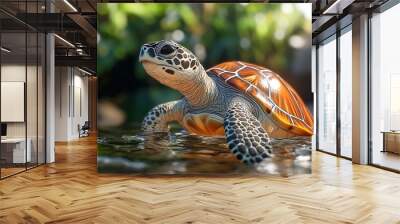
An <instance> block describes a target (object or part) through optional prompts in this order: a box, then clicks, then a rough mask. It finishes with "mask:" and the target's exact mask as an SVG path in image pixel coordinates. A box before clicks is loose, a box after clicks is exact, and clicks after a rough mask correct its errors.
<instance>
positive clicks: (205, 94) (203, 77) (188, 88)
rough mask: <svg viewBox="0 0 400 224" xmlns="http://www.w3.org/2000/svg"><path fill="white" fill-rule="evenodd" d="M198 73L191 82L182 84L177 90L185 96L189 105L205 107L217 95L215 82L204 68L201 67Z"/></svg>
mask: <svg viewBox="0 0 400 224" xmlns="http://www.w3.org/2000/svg"><path fill="white" fill-rule="evenodd" d="M199 73H200V74H199V75H197V76H196V78H195V79H194V80H193V81H192V82H190V83H185V84H183V85H182V88H181V89H180V90H179V92H180V93H182V94H183V95H184V96H185V98H186V99H187V101H188V102H189V104H190V105H191V106H193V107H206V106H207V105H208V104H209V103H210V102H211V101H213V100H214V99H215V98H216V97H217V94H218V90H217V87H216V83H215V82H214V80H213V79H212V78H211V77H210V76H208V75H207V73H206V71H205V70H204V69H201V71H200V72H199Z"/></svg>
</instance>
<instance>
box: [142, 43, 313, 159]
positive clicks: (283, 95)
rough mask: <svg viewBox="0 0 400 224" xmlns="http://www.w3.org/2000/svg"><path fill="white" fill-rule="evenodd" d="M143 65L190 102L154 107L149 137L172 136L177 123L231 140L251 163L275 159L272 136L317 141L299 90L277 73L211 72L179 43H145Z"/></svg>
mask: <svg viewBox="0 0 400 224" xmlns="http://www.w3.org/2000/svg"><path fill="white" fill-rule="evenodd" d="M139 61H140V62H141V63H142V64H143V67H144V69H145V71H146V72H147V73H148V74H149V75H150V76H151V77H153V78H154V79H156V80H158V81H159V82H160V83H162V84H164V85H166V86H168V87H170V88H173V89H175V90H178V91H179V92H180V93H181V94H182V95H183V96H184V97H183V98H182V99H180V100H176V101H172V102H167V103H164V104H160V105H158V106H156V107H154V108H153V109H152V110H151V111H150V112H149V113H148V114H147V116H146V117H145V118H144V120H143V124H142V128H143V130H144V131H145V132H168V131H169V129H168V123H170V122H172V121H177V122H178V123H179V124H180V125H181V126H182V127H183V128H185V129H186V130H187V131H189V132H191V133H194V134H198V135H205V136H225V137H226V142H227V143H228V147H229V149H230V151H231V152H232V153H233V154H235V156H236V158H237V159H239V160H241V161H242V162H244V163H246V164H255V163H259V162H261V161H262V160H263V159H265V158H268V157H271V156H272V147H271V143H270V138H269V136H271V137H293V136H311V135H312V133H313V130H312V127H313V118H312V115H311V113H310V112H309V110H308V109H307V107H306V106H305V104H304V102H303V100H302V99H301V97H300V96H299V95H298V94H297V93H296V91H295V90H294V88H293V87H292V86H290V85H289V84H288V83H287V82H286V81H285V80H283V79H282V78H281V77H280V76H279V75H277V74H276V73H274V72H273V71H271V70H269V69H267V68H264V67H261V66H258V65H254V64H250V63H246V62H242V61H230V62H224V63H221V64H219V65H216V66H214V67H212V68H209V69H208V70H205V69H204V68H203V66H202V65H201V64H200V62H199V60H198V59H197V57H196V56H195V55H194V54H193V53H192V52H190V51H189V50H188V49H186V48H185V47H183V46H181V45H179V44H178V43H176V42H173V41H169V40H161V41H158V42H153V43H147V44H144V45H143V46H142V48H141V50H140V55H139Z"/></svg>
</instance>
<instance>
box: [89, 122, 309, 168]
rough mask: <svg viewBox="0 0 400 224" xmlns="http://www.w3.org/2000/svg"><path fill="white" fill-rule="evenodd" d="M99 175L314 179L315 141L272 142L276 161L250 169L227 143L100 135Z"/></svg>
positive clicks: (181, 133) (122, 132)
mask: <svg viewBox="0 0 400 224" xmlns="http://www.w3.org/2000/svg"><path fill="white" fill-rule="evenodd" d="M99 136H100V137H99V138H98V159H97V164H98V170H99V172H102V173H129V174H144V175H165V174H178V175H242V174H246V175H249V174H250V175H281V176H292V175H295V174H305V173H311V141H310V138H309V137H296V138H286V139H272V145H273V153H274V157H273V158H269V159H266V160H264V161H263V162H261V163H260V164H257V165H250V166H249V165H245V164H243V163H241V162H240V161H238V160H237V159H236V158H235V156H234V155H233V154H232V153H230V152H229V149H228V146H227V145H226V142H225V138H215V137H203V136H197V135H191V134H189V133H187V132H186V131H185V130H179V129H178V130H173V131H172V132H171V133H169V134H162V133H157V134H151V135H144V134H143V133H141V132H140V129H139V128H130V129H117V130H116V129H114V130H102V131H100V134H99Z"/></svg>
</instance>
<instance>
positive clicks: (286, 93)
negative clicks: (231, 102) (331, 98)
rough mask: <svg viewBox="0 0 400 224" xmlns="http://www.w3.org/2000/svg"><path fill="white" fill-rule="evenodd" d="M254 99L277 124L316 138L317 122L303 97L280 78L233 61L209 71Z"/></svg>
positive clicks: (288, 129) (261, 68) (263, 69)
mask: <svg viewBox="0 0 400 224" xmlns="http://www.w3.org/2000/svg"><path fill="white" fill-rule="evenodd" d="M207 73H208V74H210V73H211V74H214V75H216V76H218V77H220V78H221V79H223V80H224V81H225V82H226V83H227V84H228V85H230V86H232V87H234V88H236V89H238V90H240V91H242V92H243V93H245V94H247V95H249V96H251V97H252V98H253V99H254V100H255V101H256V102H257V103H258V104H259V105H260V106H261V107H262V108H263V109H264V110H265V112H266V113H268V114H271V117H272V119H273V121H274V122H275V123H276V124H277V125H278V126H279V127H281V128H283V129H284V130H287V131H288V132H290V133H293V134H295V135H302V136H310V135H312V134H313V118H312V115H311V113H310V111H309V110H308V108H307V106H306V105H305V104H304V102H303V100H302V99H301V97H300V96H299V94H298V93H297V92H296V90H294V88H293V87H292V86H290V85H289V83H287V82H286V81H285V80H283V79H282V78H281V77H280V76H279V75H278V74H276V73H274V72H272V71H271V70H269V69H267V68H263V67H261V66H258V65H254V64H250V63H246V62H241V61H232V62H225V63H222V64H219V65H216V66H214V67H212V68H210V69H208V70H207Z"/></svg>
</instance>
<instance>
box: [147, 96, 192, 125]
mask: <svg viewBox="0 0 400 224" xmlns="http://www.w3.org/2000/svg"><path fill="white" fill-rule="evenodd" d="M184 104H185V102H184V101H182V100H176V101H171V102H168V103H163V104H160V105H158V106H155V107H154V108H153V109H151V110H150V111H149V113H148V114H147V116H146V117H145V118H144V120H143V123H142V130H143V131H144V132H168V131H169V127H168V123H170V122H172V121H180V120H181V119H182V117H183V108H184Z"/></svg>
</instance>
